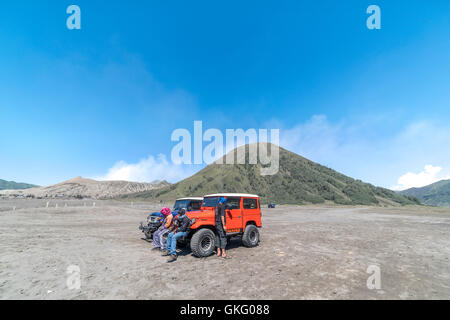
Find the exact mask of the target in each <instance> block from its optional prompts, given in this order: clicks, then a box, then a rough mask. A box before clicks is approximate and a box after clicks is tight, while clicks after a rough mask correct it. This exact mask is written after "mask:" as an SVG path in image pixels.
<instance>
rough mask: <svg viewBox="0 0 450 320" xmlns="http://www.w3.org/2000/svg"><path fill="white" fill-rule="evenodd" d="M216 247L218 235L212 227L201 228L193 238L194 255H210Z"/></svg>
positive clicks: (192, 248) (201, 256)
mask: <svg viewBox="0 0 450 320" xmlns="http://www.w3.org/2000/svg"><path fill="white" fill-rule="evenodd" d="M215 247H216V235H215V234H214V232H212V231H211V230H210V229H200V230H198V231H197V232H196V233H194V235H193V236H192V238H191V250H192V253H193V254H194V256H196V257H199V258H203V257H208V256H210V255H211V254H212V253H213V252H214V248H215Z"/></svg>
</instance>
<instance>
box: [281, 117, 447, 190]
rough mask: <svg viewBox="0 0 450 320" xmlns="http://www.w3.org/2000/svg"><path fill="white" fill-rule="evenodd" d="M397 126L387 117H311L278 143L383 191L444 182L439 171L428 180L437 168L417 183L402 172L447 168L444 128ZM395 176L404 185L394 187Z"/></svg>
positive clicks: (433, 123) (420, 124) (422, 124)
mask: <svg viewBox="0 0 450 320" xmlns="http://www.w3.org/2000/svg"><path fill="white" fill-rule="evenodd" d="M398 122H399V123H398V124H397V123H396V121H395V118H392V117H389V116H388V115H387V116H386V117H384V118H383V117H380V115H378V117H377V118H376V119H372V118H371V117H366V118H365V119H359V120H357V121H356V120H349V119H347V120H345V121H344V120H342V121H339V122H331V121H330V120H329V119H328V118H327V117H326V116H325V115H315V116H313V117H312V118H311V119H309V120H307V121H305V122H303V123H299V124H297V125H296V126H293V127H291V128H285V129H284V130H281V137H280V144H281V146H282V147H285V148H287V149H288V150H292V151H294V152H296V153H298V154H300V155H302V156H304V157H306V158H308V159H311V160H313V161H316V162H318V163H321V164H323V165H326V166H329V167H331V168H333V169H335V170H337V171H340V172H343V173H344V174H347V175H349V176H351V177H354V178H357V179H361V180H364V181H367V182H370V183H373V184H376V185H380V186H384V187H390V186H392V185H394V186H395V188H396V189H398V188H406V186H418V185H420V184H422V183H425V184H427V183H426V182H429V181H433V182H435V181H437V180H439V179H442V178H444V177H446V175H445V174H444V173H442V171H443V170H442V171H439V172H436V174H435V176H432V173H434V172H435V171H433V170H435V169H432V168H437V167H433V166H431V167H432V168H431V167H428V168H429V169H430V170H431V171H424V173H423V174H420V173H419V174H417V175H418V177H417V178H413V176H412V175H411V174H405V172H415V170H416V169H417V168H423V167H424V166H425V165H426V164H429V163H434V164H439V165H441V166H442V167H443V168H450V148H448V147H447V146H449V145H450V126H449V125H447V124H445V123H440V122H437V121H428V120H419V121H411V122H409V123H406V122H400V121H398ZM406 175H407V177H403V176H406ZM400 176H402V177H403V178H402V180H401V181H402V182H403V183H404V184H401V183H399V182H398V178H399V177H400ZM426 177H428V178H426Z"/></svg>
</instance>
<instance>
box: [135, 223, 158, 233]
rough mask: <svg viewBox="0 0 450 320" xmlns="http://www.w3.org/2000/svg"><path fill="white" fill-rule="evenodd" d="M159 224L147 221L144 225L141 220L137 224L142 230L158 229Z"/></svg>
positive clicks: (151, 230)
mask: <svg viewBox="0 0 450 320" xmlns="http://www.w3.org/2000/svg"><path fill="white" fill-rule="evenodd" d="M159 226H160V224H155V223H149V224H147V225H144V223H143V222H141V223H140V225H139V230H142V232H155V231H156V230H158V228H159Z"/></svg>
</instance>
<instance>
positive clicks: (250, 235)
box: [242, 224, 259, 248]
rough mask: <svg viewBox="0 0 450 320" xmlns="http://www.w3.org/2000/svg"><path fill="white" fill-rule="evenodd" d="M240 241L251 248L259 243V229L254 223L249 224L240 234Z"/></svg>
mask: <svg viewBox="0 0 450 320" xmlns="http://www.w3.org/2000/svg"><path fill="white" fill-rule="evenodd" d="M242 243H243V244H244V246H246V247H248V248H251V247H256V246H257V245H258V243H259V231H258V228H257V227H256V226H255V225H252V224H249V225H248V226H247V227H246V228H245V231H244V235H243V236H242Z"/></svg>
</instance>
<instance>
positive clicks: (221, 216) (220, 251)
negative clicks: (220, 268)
mask: <svg viewBox="0 0 450 320" xmlns="http://www.w3.org/2000/svg"><path fill="white" fill-rule="evenodd" d="M226 202H227V199H225V198H224V197H221V198H220V199H219V202H218V203H217V206H216V208H215V213H216V217H215V222H216V231H217V232H216V247H217V256H218V257H222V258H227V251H226V250H225V247H226V246H227V236H226V234H227V227H226V216H225V203H226Z"/></svg>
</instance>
